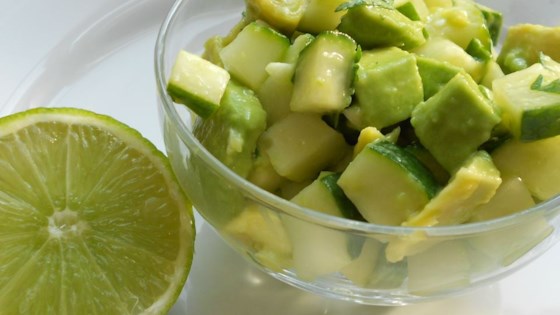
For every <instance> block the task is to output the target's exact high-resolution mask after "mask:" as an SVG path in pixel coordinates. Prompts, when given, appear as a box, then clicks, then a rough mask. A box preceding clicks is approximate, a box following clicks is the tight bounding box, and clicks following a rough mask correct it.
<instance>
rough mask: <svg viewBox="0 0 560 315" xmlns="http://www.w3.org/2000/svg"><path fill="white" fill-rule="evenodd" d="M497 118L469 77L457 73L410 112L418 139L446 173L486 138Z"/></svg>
mask: <svg viewBox="0 0 560 315" xmlns="http://www.w3.org/2000/svg"><path fill="white" fill-rule="evenodd" d="M499 122H500V116H499V114H498V113H497V112H496V109H495V108H494V106H493V105H492V104H491V103H490V100H488V99H487V98H486V97H485V96H484V95H483V94H482V92H481V90H480V89H479V86H478V85H477V84H476V83H475V82H474V81H473V80H472V78H471V77H470V76H469V75H467V74H465V73H463V72H460V73H458V74H457V75H456V76H455V77H454V78H453V79H451V81H449V83H447V85H445V87H444V88H443V89H442V90H441V91H439V92H438V93H437V94H436V95H434V96H432V97H431V98H430V99H428V100H427V101H425V102H423V103H420V104H418V105H417V106H416V108H415V109H414V111H413V112H412V118H411V124H412V126H413V127H414V130H415V132H416V135H417V136H418V139H419V140H420V142H421V143H422V145H423V146H424V147H425V148H426V149H428V151H430V152H431V153H432V155H433V156H434V157H435V159H436V160H437V161H438V162H439V163H440V164H441V165H442V166H443V167H444V168H445V169H446V170H447V171H449V172H450V173H453V172H455V171H456V170H457V169H458V168H459V167H460V166H461V165H462V164H463V162H464V161H465V160H466V159H467V158H468V157H469V156H470V155H471V154H473V153H474V152H476V151H477V150H478V147H479V146H480V145H482V144H483V143H484V142H486V141H487V140H488V139H490V136H491V132H492V129H493V128H494V126H496V125H497V124H498V123H499Z"/></svg>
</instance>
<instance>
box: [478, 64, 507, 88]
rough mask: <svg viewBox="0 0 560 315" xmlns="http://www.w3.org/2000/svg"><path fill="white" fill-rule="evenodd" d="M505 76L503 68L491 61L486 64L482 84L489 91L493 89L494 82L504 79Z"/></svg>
mask: <svg viewBox="0 0 560 315" xmlns="http://www.w3.org/2000/svg"><path fill="white" fill-rule="evenodd" d="M504 75H505V74H504V72H503V71H502V68H500V65H499V64H498V63H497V62H496V61H495V60H489V61H488V62H486V67H485V70H484V76H483V77H482V80H481V81H480V84H482V85H483V86H485V87H487V88H489V89H492V84H493V83H494V80H498V79H500V78H503V77H504Z"/></svg>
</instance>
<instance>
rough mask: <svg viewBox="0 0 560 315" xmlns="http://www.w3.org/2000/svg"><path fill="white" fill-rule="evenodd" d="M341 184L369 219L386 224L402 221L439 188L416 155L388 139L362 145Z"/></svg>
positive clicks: (420, 206) (417, 209) (395, 223)
mask: <svg viewBox="0 0 560 315" xmlns="http://www.w3.org/2000/svg"><path fill="white" fill-rule="evenodd" d="M338 185H339V186H340V187H341V188H342V190H344V192H345V193H346V195H347V196H348V198H349V199H350V200H351V201H352V202H353V203H354V205H356V207H357V208H358V210H359V211H360V213H361V214H362V216H363V217H364V218H365V219H366V220H367V221H369V222H371V223H376V224H386V225H400V224H401V223H402V222H403V221H405V220H406V218H408V216H409V215H411V214H413V213H415V212H416V211H419V210H420V209H422V207H424V205H425V204H427V203H428V201H429V200H430V198H432V197H433V196H434V195H435V194H436V192H437V190H438V185H437V183H436V182H435V180H434V179H433V177H432V175H431V174H430V172H429V171H428V170H427V169H426V168H425V167H424V166H423V165H422V164H421V163H420V162H419V161H418V160H417V159H416V157H414V156H413V155H412V154H410V153H408V152H406V151H405V150H404V149H402V148H399V147H398V146H397V145H395V144H393V143H391V142H389V141H375V142H373V143H371V144H369V145H368V146H367V147H366V148H365V149H363V150H362V151H361V152H360V153H359V154H358V155H357V156H356V158H355V159H354V160H353V161H352V162H351V163H350V165H348V167H347V168H346V170H345V171H344V172H343V173H342V176H341V177H340V179H339V180H338Z"/></svg>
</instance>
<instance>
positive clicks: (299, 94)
mask: <svg viewBox="0 0 560 315" xmlns="http://www.w3.org/2000/svg"><path fill="white" fill-rule="evenodd" d="M357 48H358V46H357V45H356V42H355V41H354V40H353V39H352V38H350V37H349V36H348V35H346V34H343V33H340V32H335V31H332V32H331V31H328V32H323V33H321V34H319V35H318V36H317V37H315V39H314V40H313V42H312V43H311V44H309V46H307V47H306V48H305V49H304V50H303V51H302V52H301V54H300V57H299V60H298V62H297V66H296V72H295V75H294V91H293V94H292V100H291V103H290V108H291V109H292V111H294V112H314V113H332V112H341V111H342V110H343V109H344V108H345V107H347V106H348V105H350V102H351V101H352V94H353V90H352V80H353V77H354V71H355V61H356V58H357ZM311 91H312V92H311Z"/></svg>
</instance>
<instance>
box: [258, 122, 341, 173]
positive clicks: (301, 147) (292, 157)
mask: <svg viewBox="0 0 560 315" xmlns="http://www.w3.org/2000/svg"><path fill="white" fill-rule="evenodd" d="M260 147H261V148H262V149H263V150H265V151H266V152H267V154H268V156H269V157H270V162H271V163H272V166H273V167H274V169H275V170H276V171H277V172H278V174H280V175H281V176H283V177H286V178H288V179H290V180H293V181H296V182H301V181H304V180H307V179H314V178H316V176H317V175H318V174H319V172H320V171H321V170H324V169H325V168H326V167H327V166H329V165H333V164H335V163H336V162H338V161H339V160H340V159H341V158H342V157H344V156H345V155H346V152H348V151H349V150H350V149H351V148H350V147H349V146H348V145H347V144H346V142H345V141H344V137H342V135H341V134H340V133H338V132H336V131H335V130H334V129H332V128H331V127H329V126H328V125H327V124H326V123H325V122H324V121H323V120H322V119H321V117H320V116H318V115H314V114H301V113H292V114H290V115H288V116H286V117H285V118H284V119H282V120H280V121H278V122H277V123H276V124H274V125H272V126H271V127H270V128H269V129H268V130H267V131H266V132H264V134H263V135H262V137H261V140H260Z"/></svg>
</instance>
